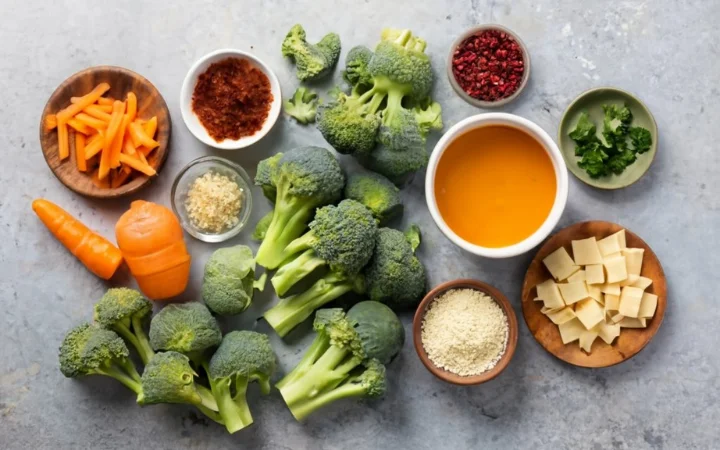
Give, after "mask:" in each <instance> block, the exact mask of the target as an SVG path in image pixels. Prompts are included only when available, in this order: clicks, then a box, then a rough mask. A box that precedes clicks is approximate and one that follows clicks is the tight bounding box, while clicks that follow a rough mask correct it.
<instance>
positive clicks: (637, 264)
mask: <svg viewBox="0 0 720 450" xmlns="http://www.w3.org/2000/svg"><path fill="white" fill-rule="evenodd" d="M644 253H645V249H642V248H626V249H625V250H623V252H622V254H623V256H624V257H625V261H626V262H627V273H628V275H640V272H642V263H643V254H644Z"/></svg>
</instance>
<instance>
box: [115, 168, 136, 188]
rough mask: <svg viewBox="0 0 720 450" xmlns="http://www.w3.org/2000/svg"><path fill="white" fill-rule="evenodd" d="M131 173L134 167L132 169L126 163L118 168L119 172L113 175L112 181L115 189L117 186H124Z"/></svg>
mask: <svg viewBox="0 0 720 450" xmlns="http://www.w3.org/2000/svg"><path fill="white" fill-rule="evenodd" d="M126 169H127V170H126ZM131 173H132V169H130V168H129V167H128V166H126V165H123V166H122V168H121V169H118V172H117V173H116V174H115V176H114V177H113V179H112V183H110V187H112V188H113V189H115V188H118V187H120V186H122V185H123V184H125V182H126V181H127V179H128V178H130V174H131Z"/></svg>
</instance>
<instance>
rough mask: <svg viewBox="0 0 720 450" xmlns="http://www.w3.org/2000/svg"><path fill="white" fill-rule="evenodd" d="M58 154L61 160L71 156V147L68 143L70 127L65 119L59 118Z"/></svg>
mask: <svg viewBox="0 0 720 450" xmlns="http://www.w3.org/2000/svg"><path fill="white" fill-rule="evenodd" d="M57 129H58V156H59V157H60V160H61V161H62V160H63V159H65V158H67V157H68V156H70V147H69V145H68V128H67V123H65V120H64V119H60V118H58V124H57Z"/></svg>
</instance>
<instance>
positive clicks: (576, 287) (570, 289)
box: [557, 281, 590, 305]
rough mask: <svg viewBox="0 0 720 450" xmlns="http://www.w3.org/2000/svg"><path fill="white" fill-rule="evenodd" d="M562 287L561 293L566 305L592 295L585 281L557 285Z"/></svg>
mask: <svg viewBox="0 0 720 450" xmlns="http://www.w3.org/2000/svg"><path fill="white" fill-rule="evenodd" d="M557 287H558V288H560V294H561V295H562V298H563V300H564V301H565V304H566V305H572V304H573V303H577V302H579V301H580V300H585V299H586V298H588V297H590V294H589V293H588V290H587V285H586V284H585V282H584V281H573V282H572V283H561V284H558V285H557Z"/></svg>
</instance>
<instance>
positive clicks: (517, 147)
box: [425, 113, 568, 258]
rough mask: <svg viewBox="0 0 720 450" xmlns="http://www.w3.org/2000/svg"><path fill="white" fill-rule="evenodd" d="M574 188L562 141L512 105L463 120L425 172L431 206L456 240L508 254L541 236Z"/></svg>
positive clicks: (491, 254)
mask: <svg viewBox="0 0 720 450" xmlns="http://www.w3.org/2000/svg"><path fill="white" fill-rule="evenodd" d="M567 195H568V174H567V166H566V165H565V161H564V159H563V157H562V154H561V153H560V149H559V148H558V146H557V145H556V144H555V142H554V141H553V140H552V138H550V136H549V135H548V134H547V133H546V132H545V131H544V130H543V129H542V128H540V127H539V126H538V125H536V124H535V123H533V122H531V121H529V120H527V119H524V118H522V117H519V116H516V115H514V114H506V113H489V114H478V115H475V116H472V117H468V118H467V119H465V120H463V121H461V122H459V123H457V124H455V125H454V126H453V127H452V128H450V130H448V131H447V132H446V133H445V135H444V136H443V137H442V139H440V141H439V142H438V143H437V145H436V146H435V149H434V150H433V153H432V155H431V156H430V162H429V163H428V168H427V174H426V178H425V196H426V199H427V204H428V208H429V209H430V214H431V215H432V217H433V220H435V223H436V224H437V226H438V227H439V228H440V230H441V231H442V232H443V233H444V234H445V236H447V237H448V238H449V239H450V240H451V241H452V242H453V243H455V244H456V245H458V246H459V247H461V248H463V249H465V250H467V251H469V252H470V253H474V254H476V255H480V256H485V257H488V258H508V257H511V256H516V255H519V254H522V253H525V252H527V251H529V250H530V249H532V248H533V247H535V246H537V245H538V244H540V242H542V241H543V239H545V238H546V237H547V236H548V235H549V234H550V232H551V231H552V230H553V228H554V227H555V225H557V222H558V220H559V219H560V216H561V215H562V213H563V210H564V209H565V204H566V202H567Z"/></svg>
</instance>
